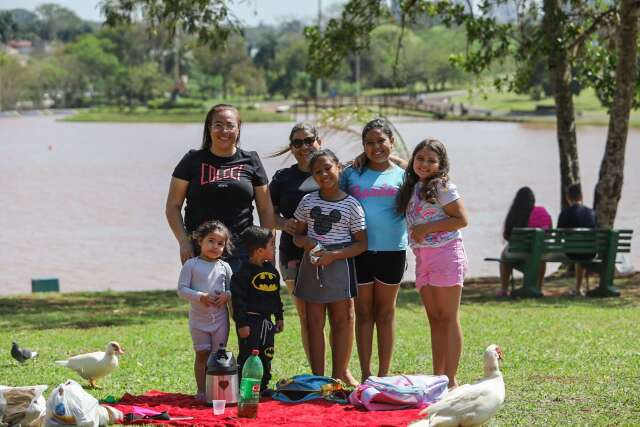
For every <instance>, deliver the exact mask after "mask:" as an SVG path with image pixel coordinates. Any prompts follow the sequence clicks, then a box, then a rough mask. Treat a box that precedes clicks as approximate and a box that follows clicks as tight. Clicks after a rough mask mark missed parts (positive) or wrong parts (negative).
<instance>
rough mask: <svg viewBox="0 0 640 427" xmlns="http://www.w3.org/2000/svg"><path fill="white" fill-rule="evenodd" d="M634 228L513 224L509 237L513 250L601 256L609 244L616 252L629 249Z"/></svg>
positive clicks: (510, 247)
mask: <svg viewBox="0 0 640 427" xmlns="http://www.w3.org/2000/svg"><path fill="white" fill-rule="evenodd" d="M632 233H633V230H610V229H601V228H553V229H549V230H541V229H539V228H514V229H513V231H512V232H511V238H510V239H509V250H510V251H512V252H531V251H533V250H534V248H535V249H538V247H539V248H540V249H539V250H541V251H542V252H543V253H573V254H580V253H584V254H591V253H597V254H598V256H599V257H600V258H604V257H605V254H606V253H607V252H608V251H609V248H612V247H615V251H614V252H613V253H617V252H630V251H631V235H632Z"/></svg>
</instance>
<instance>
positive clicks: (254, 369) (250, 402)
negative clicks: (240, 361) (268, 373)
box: [238, 349, 263, 418]
mask: <svg viewBox="0 0 640 427" xmlns="http://www.w3.org/2000/svg"><path fill="white" fill-rule="evenodd" d="M258 354H260V351H259V350H258V349H253V350H251V356H249V358H248V359H247V360H246V362H244V366H243V367H242V380H241V381H240V401H239V402H238V417H241V418H256V417H257V416H258V403H260V383H261V382H262V373H263V369H262V361H261V360H260V358H259V357H258Z"/></svg>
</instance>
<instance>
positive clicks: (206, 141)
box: [200, 104, 242, 150]
mask: <svg viewBox="0 0 640 427" xmlns="http://www.w3.org/2000/svg"><path fill="white" fill-rule="evenodd" d="M224 110H231V111H233V112H234V113H236V117H237V118H238V138H236V146H237V145H238V144H239V143H240V126H241V125H242V120H240V111H238V109H237V108H236V107H234V106H233V105H230V104H217V105H214V106H213V107H211V109H210V110H209V112H208V113H207V117H206V118H205V119H204V133H203V134H202V147H200V148H201V149H203V150H205V149H206V150H209V149H211V144H212V143H213V141H211V125H212V123H213V117H214V116H215V115H216V114H218V113H219V112H220V111H224Z"/></svg>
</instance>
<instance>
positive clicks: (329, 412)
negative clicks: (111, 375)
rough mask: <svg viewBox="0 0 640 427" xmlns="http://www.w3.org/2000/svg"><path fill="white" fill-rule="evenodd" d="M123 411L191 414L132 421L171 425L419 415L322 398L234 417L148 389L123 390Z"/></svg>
mask: <svg viewBox="0 0 640 427" xmlns="http://www.w3.org/2000/svg"><path fill="white" fill-rule="evenodd" d="M110 406H114V407H116V408H118V409H119V410H121V411H122V412H123V413H125V414H126V413H128V412H131V408H132V406H142V407H147V408H152V409H153V410H156V411H158V412H162V411H167V412H168V413H169V415H170V416H171V417H194V418H193V419H192V420H176V421H159V420H140V421H136V422H134V423H135V424H159V425H160V424H162V425H174V426H205V427H214V426H224V427H231V426H256V427H258V426H261V427H267V426H269V427H271V426H274V425H275V426H278V427H283V426H286V427H289V426H305V427H310V426H321V425H322V426H324V425H331V426H349V427H369V426H378V427H390V426H406V425H407V424H409V423H410V422H411V421H414V420H416V419H418V418H419V416H418V413H419V412H420V410H419V409H403V410H398V411H384V412H369V411H366V410H363V409H357V408H355V407H353V406H351V405H341V404H338V403H331V402H327V401H324V400H320V399H319V400H315V401H311V402H307V403H283V402H279V401H276V400H271V399H267V400H263V401H262V402H261V403H260V406H259V409H258V418H255V419H248V418H237V416H236V415H237V412H238V410H237V407H235V406H232V407H227V408H226V410H225V413H224V415H213V411H212V409H211V407H209V406H206V405H204V404H203V403H201V402H198V401H197V400H195V399H194V398H193V396H190V395H186V394H179V393H164V392H161V391H157V390H151V391H148V392H146V393H145V394H143V395H141V396H133V395H130V394H128V393H127V394H125V395H124V396H122V399H121V400H120V401H119V402H118V403H117V404H115V405H110Z"/></svg>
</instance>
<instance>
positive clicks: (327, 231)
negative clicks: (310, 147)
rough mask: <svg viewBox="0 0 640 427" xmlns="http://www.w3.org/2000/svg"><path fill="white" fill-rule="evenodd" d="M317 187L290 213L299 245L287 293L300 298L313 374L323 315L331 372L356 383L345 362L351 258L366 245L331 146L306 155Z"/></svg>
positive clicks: (360, 217)
mask: <svg viewBox="0 0 640 427" xmlns="http://www.w3.org/2000/svg"><path fill="white" fill-rule="evenodd" d="M309 166H310V169H311V175H312V176H313V178H314V179H315V180H316V182H317V183H318V185H319V187H320V190H319V191H314V192H313V193H309V194H307V195H306V196H304V198H303V199H302V200H301V201H300V204H299V205H298V208H297V209H296V211H295V213H294V218H295V219H296V220H297V222H296V233H295V236H294V243H295V244H296V245H297V246H299V247H301V248H304V250H305V254H304V256H303V260H302V263H301V265H300V270H299V273H298V277H297V280H296V285H295V288H294V291H293V294H294V295H295V296H296V297H298V298H300V299H302V300H303V301H304V302H305V306H306V309H307V327H308V329H309V356H310V359H311V371H312V372H313V374H314V375H324V360H325V357H324V353H325V351H324V350H325V349H324V333H323V329H324V321H325V320H324V319H325V313H326V312H327V311H328V312H329V322H330V325H331V360H332V374H331V377H333V378H337V379H341V380H343V381H344V382H346V383H347V384H353V385H355V384H357V381H356V380H355V379H354V378H353V376H351V373H350V372H349V369H348V365H349V359H350V357H351V349H352V347H353V333H354V314H353V297H355V296H356V292H357V290H356V287H357V282H356V275H355V266H354V261H353V257H355V256H356V255H359V254H361V253H362V252H364V251H365V250H366V249H367V232H366V225H365V220H364V210H363V209H362V206H361V205H360V203H359V202H358V200H357V199H356V198H354V197H352V196H350V195H348V194H347V193H345V192H344V191H342V190H341V189H340V172H341V170H342V166H341V165H340V162H339V161H338V158H337V157H336V155H335V154H334V153H333V152H332V151H331V150H318V151H316V152H314V153H313V154H312V155H311V158H310V159H309Z"/></svg>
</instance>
